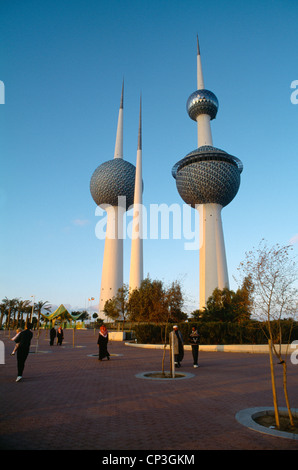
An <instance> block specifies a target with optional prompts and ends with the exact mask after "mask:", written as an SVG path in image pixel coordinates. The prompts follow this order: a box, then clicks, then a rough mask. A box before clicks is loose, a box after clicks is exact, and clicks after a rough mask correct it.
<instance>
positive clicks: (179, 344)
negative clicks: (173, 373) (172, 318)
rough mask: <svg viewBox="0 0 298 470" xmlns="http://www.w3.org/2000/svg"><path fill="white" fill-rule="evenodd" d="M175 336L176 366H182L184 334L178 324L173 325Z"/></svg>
mask: <svg viewBox="0 0 298 470" xmlns="http://www.w3.org/2000/svg"><path fill="white" fill-rule="evenodd" d="M173 336H174V360H175V366H176V367H181V362H182V360H183V357H184V346H183V338H182V334H181V332H180V331H179V329H178V326H177V325H174V326H173Z"/></svg>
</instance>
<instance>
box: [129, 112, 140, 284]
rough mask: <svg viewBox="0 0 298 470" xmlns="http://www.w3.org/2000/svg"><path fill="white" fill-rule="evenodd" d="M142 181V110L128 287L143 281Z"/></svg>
mask: <svg viewBox="0 0 298 470" xmlns="http://www.w3.org/2000/svg"><path fill="white" fill-rule="evenodd" d="M142 193H143V181H142V111H141V103H140V119H139V134H138V149H137V162H136V176H135V192H134V207H133V221H132V241H131V259H130V278H129V289H130V290H133V289H138V288H139V287H140V285H141V282H142V281H143V198H142Z"/></svg>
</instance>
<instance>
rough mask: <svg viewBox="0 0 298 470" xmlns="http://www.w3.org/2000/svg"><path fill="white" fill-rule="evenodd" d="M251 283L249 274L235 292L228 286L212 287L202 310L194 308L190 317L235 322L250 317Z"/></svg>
mask: <svg viewBox="0 0 298 470" xmlns="http://www.w3.org/2000/svg"><path fill="white" fill-rule="evenodd" d="M252 294H253V284H252V282H251V279H250V277H249V276H247V277H245V278H244V280H243V283H242V286H241V287H239V288H238V289H237V291H236V292H234V291H233V290H230V289H228V288H224V289H218V288H216V289H214V291H213V293H212V295H211V296H210V297H209V298H208V300H207V303H206V307H205V308H204V309H203V310H195V311H194V312H193V313H192V317H193V319H195V320H197V321H198V320H201V321H206V322H216V321H219V322H237V323H238V324H242V323H243V322H246V321H247V320H249V319H250V316H251V311H252Z"/></svg>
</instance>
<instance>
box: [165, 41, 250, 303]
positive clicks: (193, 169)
mask: <svg viewBox="0 0 298 470" xmlns="http://www.w3.org/2000/svg"><path fill="white" fill-rule="evenodd" d="M186 107H187V112H188V115H189V117H190V118H191V119H193V120H194V121H196V122H197V128H198V148H197V149H196V150H193V151H192V152H190V153H189V154H188V155H186V157H185V158H183V159H182V160H180V161H179V162H177V163H176V165H174V167H173V169H172V175H173V177H174V178H175V179H176V185H177V190H178V192H179V194H180V196H181V197H182V199H183V200H184V201H185V202H186V203H187V204H189V205H191V206H192V207H194V208H196V209H197V210H198V212H199V226H200V249H199V257H200V293H199V296H200V297H199V308H200V309H202V308H203V307H204V306H205V305H206V302H207V300H208V298H209V296H210V295H212V293H213V291H214V289H215V288H219V289H223V288H224V287H229V279H228V269H227V261H226V253H225V244H224V236H223V228H222V220H221V210H222V208H223V207H225V206H226V205H227V204H229V203H230V202H231V201H232V200H233V199H234V197H235V196H236V194H237V192H238V189H239V186H240V174H241V172H242V170H243V166H242V163H241V161H240V160H239V159H238V158H236V157H234V156H232V155H229V154H228V153H226V152H224V151H223V150H220V149H218V148H216V147H213V141H212V134H211V125H210V121H211V120H212V119H214V118H215V117H216V114H217V110H218V100H217V98H216V96H215V95H214V93H212V92H211V91H209V90H206V89H205V85H204V80H203V72H202V64H201V54H200V48H199V42H198V41H197V90H196V91H195V92H194V93H192V94H191V95H190V97H189V98H188V100H187V105H186Z"/></svg>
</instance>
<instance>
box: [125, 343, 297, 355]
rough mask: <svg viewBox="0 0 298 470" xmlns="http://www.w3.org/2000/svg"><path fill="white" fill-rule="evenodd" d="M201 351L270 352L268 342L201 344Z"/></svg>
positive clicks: (158, 346) (149, 346)
mask: <svg viewBox="0 0 298 470" xmlns="http://www.w3.org/2000/svg"><path fill="white" fill-rule="evenodd" d="M125 345H126V346H132V347H137V348H146V349H163V347H164V346H163V344H138V343H135V342H127V343H125ZM297 346H298V345H297V344H293V345H291V344H290V345H287V344H282V345H281V352H282V353H283V354H284V353H285V352H286V350H287V348H288V352H289V353H290V352H291V351H293V350H294V349H296V347H297ZM168 348H169V345H167V346H166V349H168ZM184 349H185V350H186V351H187V350H191V346H190V345H188V344H186V345H184ZM199 349H200V351H215V352H216V351H218V352H237V353H239V352H240V353H241V352H242V353H253V354H255V353H261V354H264V353H268V352H269V351H268V344H202V345H201V344H200V348H199Z"/></svg>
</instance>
